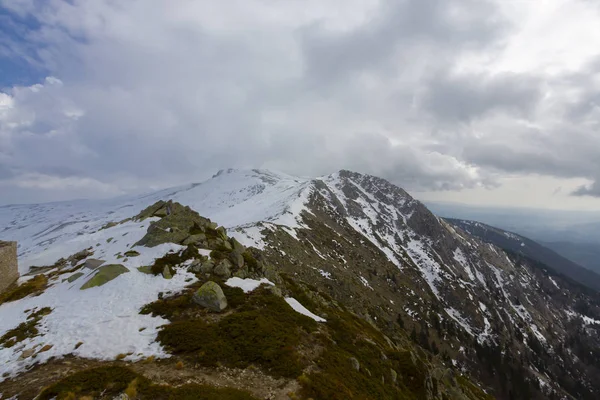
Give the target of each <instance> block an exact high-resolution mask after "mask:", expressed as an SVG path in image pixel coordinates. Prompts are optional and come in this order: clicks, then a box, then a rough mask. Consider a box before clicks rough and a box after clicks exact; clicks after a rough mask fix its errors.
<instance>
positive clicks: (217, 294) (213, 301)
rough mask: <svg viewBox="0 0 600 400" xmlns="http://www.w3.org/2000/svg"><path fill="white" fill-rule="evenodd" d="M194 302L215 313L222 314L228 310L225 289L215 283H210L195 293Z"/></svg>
mask: <svg viewBox="0 0 600 400" xmlns="http://www.w3.org/2000/svg"><path fill="white" fill-rule="evenodd" d="M192 300H193V301H194V303H196V304H198V305H201V306H202V307H205V308H208V309H209V310H211V311H215V312H220V311H223V310H224V309H225V308H227V298H226V297H225V294H224V293H223V289H221V287H220V286H219V285H218V284H217V283H215V282H213V281H208V282H206V283H205V284H204V285H202V286H201V287H200V289H198V290H197V291H196V293H194V296H193V297H192Z"/></svg>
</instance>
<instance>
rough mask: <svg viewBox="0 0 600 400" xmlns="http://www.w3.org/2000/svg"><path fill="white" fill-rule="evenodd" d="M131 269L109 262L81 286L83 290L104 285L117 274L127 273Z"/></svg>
mask: <svg viewBox="0 0 600 400" xmlns="http://www.w3.org/2000/svg"><path fill="white" fill-rule="evenodd" d="M127 272H129V270H128V269H127V268H125V267H124V266H123V265H121V264H109V265H105V266H102V267H100V268H98V270H97V272H96V274H95V275H94V276H93V277H92V278H91V279H90V280H88V281H87V282H86V283H84V284H83V286H81V288H80V289H81V290H85V289H89V288H93V287H96V286H102V285H104V284H106V283H108V282H110V281H112V280H113V279H115V278H116V277H117V276H119V275H121V274H124V273H127Z"/></svg>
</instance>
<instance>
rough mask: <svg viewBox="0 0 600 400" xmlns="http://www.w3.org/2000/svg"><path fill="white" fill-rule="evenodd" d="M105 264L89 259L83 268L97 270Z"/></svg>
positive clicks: (101, 261) (102, 261)
mask: <svg viewBox="0 0 600 400" xmlns="http://www.w3.org/2000/svg"><path fill="white" fill-rule="evenodd" d="M104 263H105V261H104V260H96V259H95V258H88V259H87V260H85V264H83V266H84V267H86V268H88V269H96V268H98V267H99V266H101V265H102V264H104Z"/></svg>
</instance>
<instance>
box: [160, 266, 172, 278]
mask: <svg viewBox="0 0 600 400" xmlns="http://www.w3.org/2000/svg"><path fill="white" fill-rule="evenodd" d="M162 276H163V278H165V279H172V278H173V274H171V269H170V268H169V266H168V265H165V268H163V271H162Z"/></svg>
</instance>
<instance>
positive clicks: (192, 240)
mask: <svg viewBox="0 0 600 400" xmlns="http://www.w3.org/2000/svg"><path fill="white" fill-rule="evenodd" d="M205 240H206V235H205V234H204V233H198V234H196V235H190V236H188V237H187V238H186V239H185V240H184V241H183V243H182V244H183V245H184V246H187V245H188V244H195V245H198V244H199V243H203V242H204V241H205Z"/></svg>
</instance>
